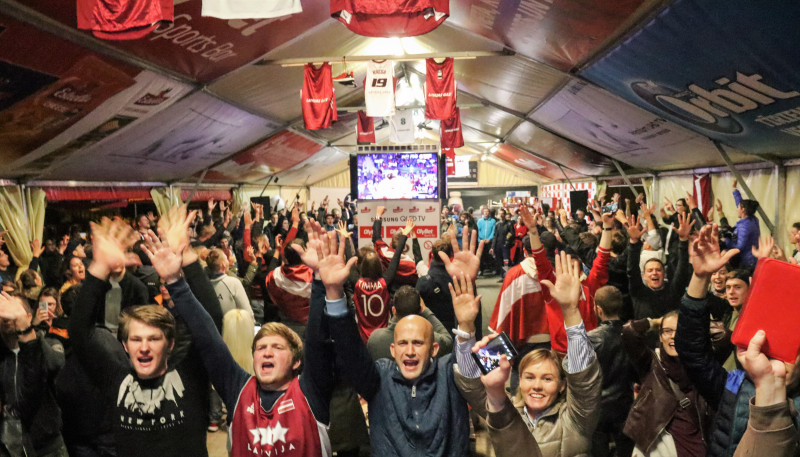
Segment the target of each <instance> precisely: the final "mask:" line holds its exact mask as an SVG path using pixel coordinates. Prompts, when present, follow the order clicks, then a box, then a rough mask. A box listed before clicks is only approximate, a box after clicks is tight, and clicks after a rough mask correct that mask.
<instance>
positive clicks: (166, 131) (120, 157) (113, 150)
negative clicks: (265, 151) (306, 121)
mask: <svg viewBox="0 0 800 457" xmlns="http://www.w3.org/2000/svg"><path fill="white" fill-rule="evenodd" d="M279 127H280V126H279V124H277V123H273V122H271V121H268V120H266V119H264V118H262V117H259V116H255V115H252V114H250V113H247V112H245V111H242V110H240V109H238V108H235V107H233V106H231V105H228V104H226V103H225V102H223V101H221V100H218V99H216V98H214V97H212V96H210V95H208V94H205V93H202V92H196V93H194V94H192V95H191V96H189V97H187V98H184V99H183V100H180V101H179V102H177V103H175V104H174V105H172V106H170V107H169V108H167V109H165V110H163V111H161V112H160V113H158V114H156V115H154V116H152V117H150V118H149V119H147V120H146V121H144V122H141V123H140V124H138V125H136V126H134V127H132V128H129V129H125V130H124V131H123V132H120V134H119V135H116V136H115V137H114V138H109V139H108V140H107V141H104V142H103V143H102V144H96V145H94V146H92V147H90V148H88V149H87V150H84V151H82V152H81V153H80V154H75V155H73V156H72V157H70V158H69V159H67V160H66V161H65V162H64V163H62V164H61V165H59V166H58V167H57V168H54V169H52V170H51V171H50V172H49V173H47V174H45V176H46V179H77V180H107V181H113V180H117V181H163V180H174V179H176V178H185V177H188V176H191V175H192V174H193V173H195V172H197V171H199V170H202V169H203V168H205V167H208V166H210V165H212V164H214V163H217V162H219V161H220V160H222V159H224V158H226V157H228V156H230V155H231V154H233V153H235V152H237V151H240V150H242V149H244V148H245V147H247V146H248V145H250V144H252V143H253V142H254V141H257V140H258V139H260V138H262V137H263V136H264V135H266V134H268V133H269V132H271V131H274V130H276V129H278V128H279ZM87 159H90V160H91V161H92V166H91V167H87V166H86V161H87Z"/></svg>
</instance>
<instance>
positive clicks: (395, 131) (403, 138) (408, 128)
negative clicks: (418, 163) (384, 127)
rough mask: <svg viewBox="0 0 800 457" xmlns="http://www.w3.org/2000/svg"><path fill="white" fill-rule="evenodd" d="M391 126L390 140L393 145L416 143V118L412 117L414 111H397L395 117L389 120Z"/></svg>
mask: <svg viewBox="0 0 800 457" xmlns="http://www.w3.org/2000/svg"><path fill="white" fill-rule="evenodd" d="M389 124H390V125H391V133H390V134H389V140H390V141H391V142H392V143H397V144H412V143H414V140H415V138H414V133H416V131H417V129H416V128H415V127H414V116H412V110H410V109H407V110H397V112H396V113H395V115H394V116H392V117H390V118H389Z"/></svg>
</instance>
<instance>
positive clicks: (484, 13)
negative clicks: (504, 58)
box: [448, 0, 643, 70]
mask: <svg viewBox="0 0 800 457" xmlns="http://www.w3.org/2000/svg"><path fill="white" fill-rule="evenodd" d="M642 3H643V0H619V1H594V2H586V1H579V0H456V1H455V2H454V4H451V6H450V18H449V19H448V23H451V24H455V25H457V26H459V27H462V28H465V29H468V30H470V31H472V32H475V33H477V34H480V35H483V36H485V37H487V38H489V39H492V40H495V41H500V42H502V43H505V44H506V46H509V47H510V48H513V49H514V50H515V51H517V52H519V53H521V54H524V55H526V56H528V57H532V58H534V59H537V60H540V61H544V62H546V63H549V64H551V65H552V66H555V67H557V68H559V69H561V70H568V69H569V68H571V67H574V66H576V65H577V64H579V63H580V62H582V61H583V60H584V59H586V58H587V57H588V56H590V55H591V54H592V53H593V52H595V51H596V50H597V48H598V46H600V45H601V44H602V43H603V42H604V40H605V39H606V38H608V37H609V36H610V35H611V34H612V33H613V32H614V31H615V30H616V29H617V27H618V26H620V25H621V24H622V23H623V22H624V21H625V20H626V19H628V17H629V16H630V15H631V14H633V13H634V11H636V9H637V8H638V7H639V6H640V5H641V4H642Z"/></svg>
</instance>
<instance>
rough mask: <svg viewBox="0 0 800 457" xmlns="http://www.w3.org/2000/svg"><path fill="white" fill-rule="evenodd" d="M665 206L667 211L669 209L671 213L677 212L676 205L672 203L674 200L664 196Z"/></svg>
mask: <svg viewBox="0 0 800 457" xmlns="http://www.w3.org/2000/svg"><path fill="white" fill-rule="evenodd" d="M664 208H666V209H667V211H669V212H670V213H674V212H675V207H674V206H673V205H672V202H671V201H670V199H669V198H667V197H664Z"/></svg>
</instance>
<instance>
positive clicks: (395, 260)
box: [383, 219, 415, 286]
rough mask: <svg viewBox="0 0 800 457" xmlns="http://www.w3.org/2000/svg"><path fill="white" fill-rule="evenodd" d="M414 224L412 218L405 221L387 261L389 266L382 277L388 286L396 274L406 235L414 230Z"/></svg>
mask: <svg viewBox="0 0 800 457" xmlns="http://www.w3.org/2000/svg"><path fill="white" fill-rule="evenodd" d="M414 226H415V224H414V221H413V220H411V219H409V220H407V221H406V226H405V227H404V228H403V233H402V235H400V239H399V240H398V243H397V246H396V248H395V250H394V255H393V256H392V261H391V262H389V266H388V267H387V268H386V272H385V273H384V274H383V279H384V280H385V281H386V285H387V286H390V285H391V284H392V281H394V277H395V275H396V274H397V267H398V265H400V257H401V256H402V255H403V247H404V246H405V245H406V241H407V240H408V235H409V234H410V233H411V232H412V231H413V230H414Z"/></svg>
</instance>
